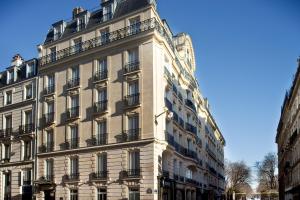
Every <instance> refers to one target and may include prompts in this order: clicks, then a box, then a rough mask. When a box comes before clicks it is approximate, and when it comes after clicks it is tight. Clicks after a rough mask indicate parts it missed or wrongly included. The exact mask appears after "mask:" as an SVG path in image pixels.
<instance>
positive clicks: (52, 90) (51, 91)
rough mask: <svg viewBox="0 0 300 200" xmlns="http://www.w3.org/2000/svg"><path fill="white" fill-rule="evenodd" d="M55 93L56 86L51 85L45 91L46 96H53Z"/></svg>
mask: <svg viewBox="0 0 300 200" xmlns="http://www.w3.org/2000/svg"><path fill="white" fill-rule="evenodd" d="M54 92H55V85H49V86H48V87H46V88H45V89H44V95H49V94H53V93H54Z"/></svg>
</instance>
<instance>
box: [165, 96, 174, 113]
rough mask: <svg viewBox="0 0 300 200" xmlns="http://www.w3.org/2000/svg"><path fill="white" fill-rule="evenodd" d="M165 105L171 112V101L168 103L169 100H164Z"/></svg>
mask: <svg viewBox="0 0 300 200" xmlns="http://www.w3.org/2000/svg"><path fill="white" fill-rule="evenodd" d="M165 105H166V107H167V108H168V109H169V110H170V111H172V110H173V104H172V103H171V101H169V99H167V98H165Z"/></svg>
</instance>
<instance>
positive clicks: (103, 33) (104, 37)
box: [100, 28, 110, 44]
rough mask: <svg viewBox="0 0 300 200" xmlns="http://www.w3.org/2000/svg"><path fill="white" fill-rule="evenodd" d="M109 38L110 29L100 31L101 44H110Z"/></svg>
mask: <svg viewBox="0 0 300 200" xmlns="http://www.w3.org/2000/svg"><path fill="white" fill-rule="evenodd" d="M109 36H110V33H109V29H108V28H106V29H103V30H101V31H100V40H101V43H102V44H105V43H108V42H109Z"/></svg>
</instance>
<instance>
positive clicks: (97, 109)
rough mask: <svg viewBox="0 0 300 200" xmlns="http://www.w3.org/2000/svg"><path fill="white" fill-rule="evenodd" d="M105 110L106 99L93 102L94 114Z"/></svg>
mask: <svg viewBox="0 0 300 200" xmlns="http://www.w3.org/2000/svg"><path fill="white" fill-rule="evenodd" d="M105 111H107V100H104V101H98V102H95V103H94V114H99V113H103V112H105Z"/></svg>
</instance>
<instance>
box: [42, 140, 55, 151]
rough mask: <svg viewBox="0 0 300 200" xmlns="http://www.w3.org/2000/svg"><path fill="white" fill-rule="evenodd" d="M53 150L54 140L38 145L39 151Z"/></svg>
mask: <svg viewBox="0 0 300 200" xmlns="http://www.w3.org/2000/svg"><path fill="white" fill-rule="evenodd" d="M53 151H54V142H47V143H45V144H43V145H41V146H40V147H39V152H40V153H49V152H53Z"/></svg>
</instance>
